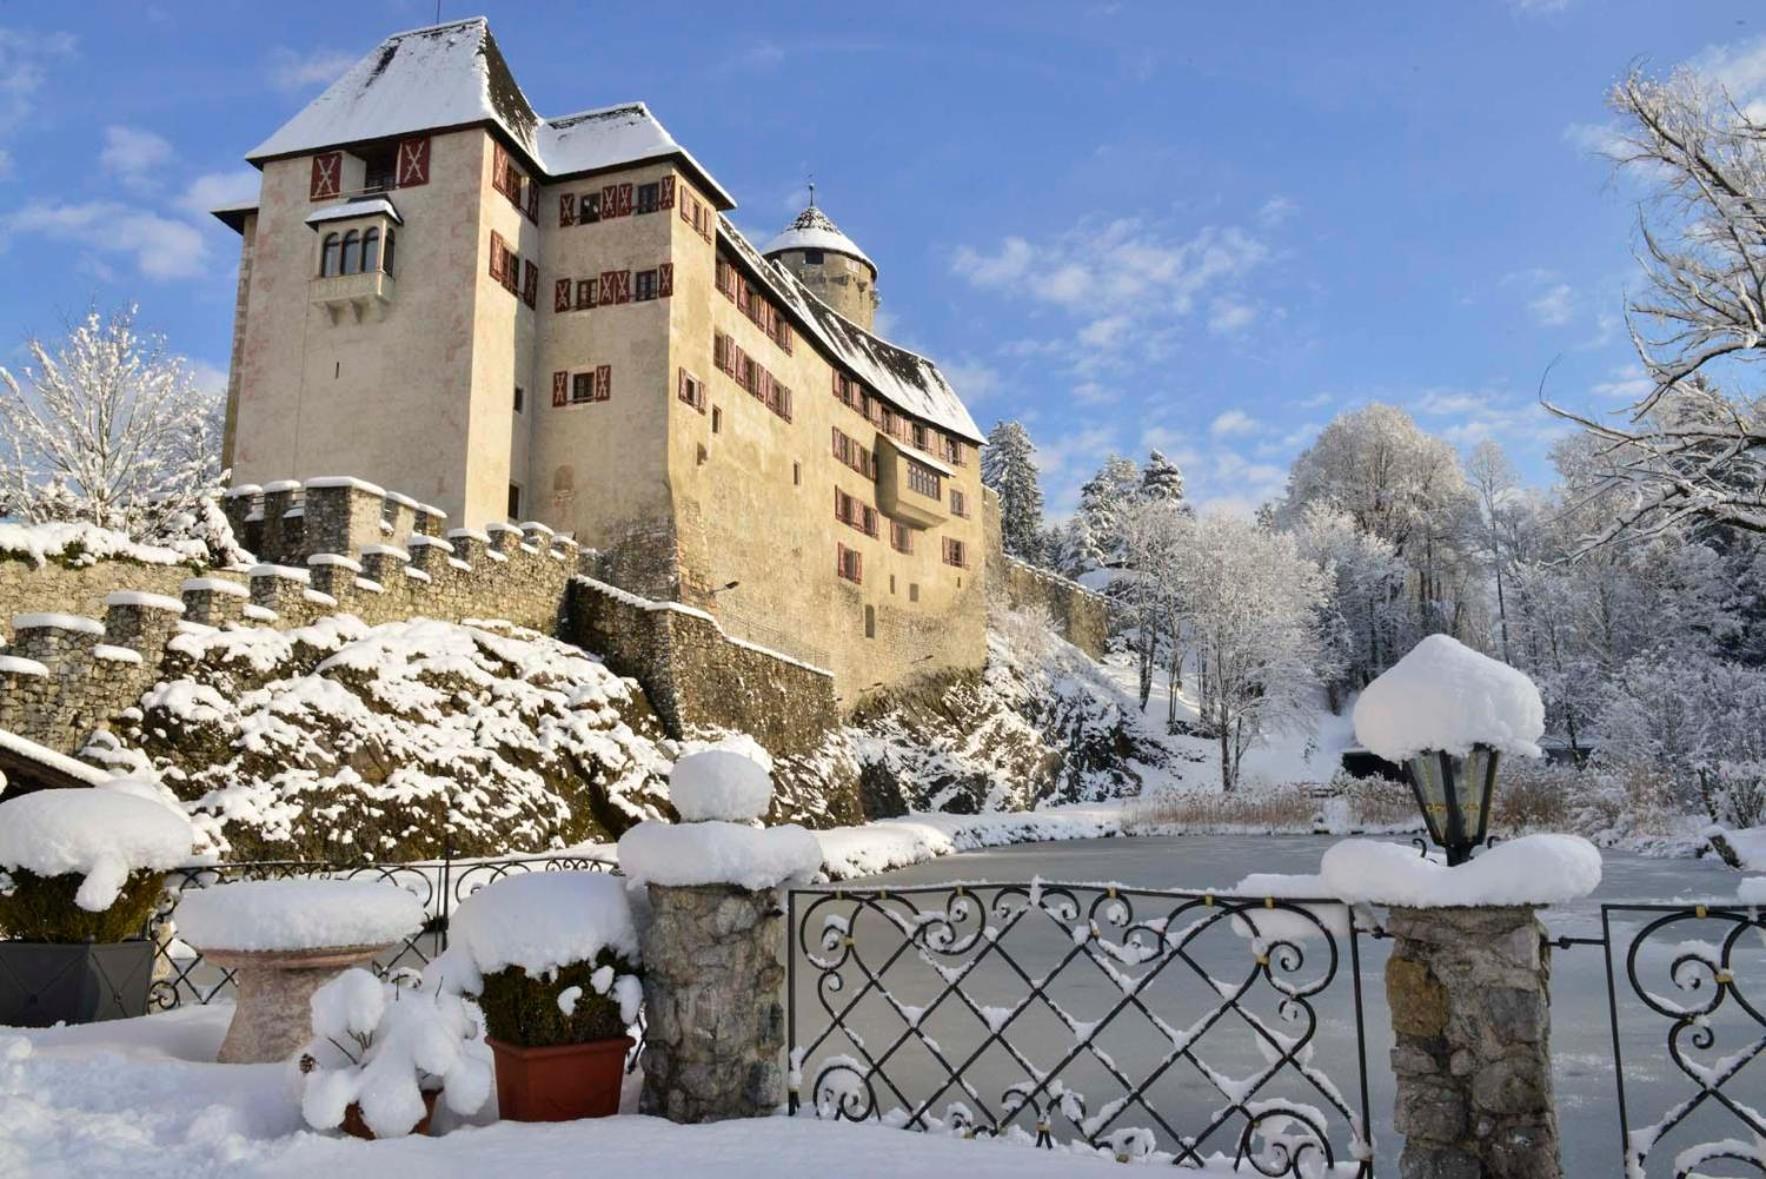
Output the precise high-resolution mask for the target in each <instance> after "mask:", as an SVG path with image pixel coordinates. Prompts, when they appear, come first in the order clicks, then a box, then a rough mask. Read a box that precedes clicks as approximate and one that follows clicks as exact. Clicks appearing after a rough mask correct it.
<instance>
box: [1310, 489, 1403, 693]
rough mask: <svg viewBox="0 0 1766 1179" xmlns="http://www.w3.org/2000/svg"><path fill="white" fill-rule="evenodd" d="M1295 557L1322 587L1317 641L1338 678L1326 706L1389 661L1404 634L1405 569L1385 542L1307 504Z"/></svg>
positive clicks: (1331, 510) (1327, 508)
mask: <svg viewBox="0 0 1766 1179" xmlns="http://www.w3.org/2000/svg"><path fill="white" fill-rule="evenodd" d="M1293 533H1294V543H1295V545H1296V547H1297V549H1298V551H1299V553H1300V555H1301V556H1303V557H1305V558H1306V559H1307V560H1309V561H1311V562H1312V563H1313V564H1314V565H1316V566H1318V569H1319V571H1320V572H1321V573H1322V574H1323V575H1324V578H1325V584H1326V587H1327V591H1326V595H1325V599H1324V603H1323V606H1322V608H1321V615H1320V622H1319V631H1320V640H1321V642H1323V643H1324V645H1325V648H1326V650H1327V652H1328V653H1329V655H1330V656H1331V660H1332V662H1333V663H1335V664H1336V665H1337V667H1338V668H1339V674H1340V676H1341V678H1340V679H1339V680H1336V681H1332V682H1330V684H1329V687H1330V689H1331V701H1330V702H1331V707H1332V708H1333V710H1334V709H1335V708H1336V707H1337V706H1338V704H1339V703H1340V701H1341V698H1342V696H1343V695H1344V694H1345V693H1347V692H1353V691H1356V690H1358V689H1360V688H1363V687H1366V686H1367V684H1368V682H1369V681H1370V680H1372V679H1373V677H1374V676H1376V675H1378V674H1379V673H1380V672H1381V671H1382V670H1384V669H1385V668H1386V667H1387V666H1388V665H1389V664H1390V663H1391V661H1392V659H1393V657H1394V655H1395V653H1396V651H1397V650H1398V648H1397V643H1398V641H1399V635H1400V634H1401V633H1402V632H1403V631H1404V630H1405V619H1404V610H1403V604H1402V602H1401V600H1400V595H1401V593H1402V591H1403V588H1404V576H1405V567H1404V562H1403V560H1401V559H1400V558H1399V556H1398V553H1397V550H1395V549H1394V548H1393V547H1392V545H1391V543H1390V542H1388V541H1385V540H1382V539H1380V538H1379V537H1377V536H1374V535H1373V534H1371V533H1368V532H1363V531H1362V530H1361V529H1359V528H1357V527H1356V526H1355V521H1354V519H1352V518H1351V517H1350V516H1349V515H1348V514H1347V513H1345V512H1339V511H1337V510H1336V509H1335V508H1332V507H1330V506H1329V505H1328V504H1324V503H1312V504H1308V505H1307V506H1306V508H1305V509H1304V510H1303V511H1302V512H1301V514H1300V519H1299V520H1298V522H1297V525H1296V527H1295V528H1294V530H1293Z"/></svg>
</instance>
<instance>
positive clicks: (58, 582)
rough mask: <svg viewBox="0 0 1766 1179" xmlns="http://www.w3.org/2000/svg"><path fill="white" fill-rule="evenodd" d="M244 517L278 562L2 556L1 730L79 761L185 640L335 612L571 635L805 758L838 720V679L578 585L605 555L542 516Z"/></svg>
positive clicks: (338, 511)
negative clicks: (203, 567)
mask: <svg viewBox="0 0 1766 1179" xmlns="http://www.w3.org/2000/svg"><path fill="white" fill-rule="evenodd" d="M228 514H229V516H230V517H231V518H232V519H233V522H234V528H235V533H236V535H239V536H241V537H242V538H244V539H245V542H246V543H247V544H248V547H249V544H250V543H252V542H255V543H257V544H258V545H259V546H260V547H261V548H262V549H263V550H264V555H265V556H266V557H267V558H268V557H273V558H274V559H266V560H265V561H264V562H263V563H261V564H258V565H255V566H253V567H251V568H250V569H244V570H226V571H217V572H213V573H209V574H206V575H204V576H201V577H191V576H190V575H189V574H190V571H189V570H187V569H181V568H177V567H171V566H138V565H134V564H131V563H123V562H103V563H100V564H98V565H94V566H90V567H87V568H83V569H68V568H64V567H61V566H56V565H45V566H43V567H41V568H32V567H30V566H25V565H21V564H19V563H18V562H0V575H4V576H0V609H6V608H9V607H10V608H11V609H10V610H9V612H8V613H7V614H5V615H4V617H9V618H10V619H11V633H10V641H9V642H8V643H7V644H6V646H5V647H4V649H3V650H0V729H9V730H12V731H14V732H17V733H20V734H22V735H24V736H26V737H29V738H31V739H33V740H36V741H39V742H41V743H43V744H45V745H48V746H50V747H51V748H55V749H59V750H62V751H65V752H69V753H73V752H77V751H78V749H79V748H80V746H81V745H82V744H84V742H85V740H86V738H87V737H88V736H90V734H91V733H92V732H93V731H94V730H96V729H100V728H103V727H105V726H106V725H107V724H108V722H109V720H110V719H111V718H112V717H114V716H116V715H117V714H118V713H119V712H121V711H122V710H124V709H126V708H129V707H131V706H133V705H134V704H135V703H136V702H137V701H138V700H139V699H140V697H141V694H142V693H143V692H144V691H146V690H147V689H148V688H150V687H151V686H152V685H153V684H154V683H155V682H156V681H157V678H158V675H159V671H160V668H161V666H162V664H163V663H164V660H165V654H166V644H167V643H168V642H169V641H171V640H172V639H174V638H176V637H177V636H178V635H179V634H181V633H185V632H188V631H190V630H192V629H199V628H221V627H233V626H265V627H274V628H280V629H287V628H292V627H299V626H306V625H309V624H311V623H312V622H314V621H315V620H317V619H319V618H321V617H324V616H326V615H330V614H352V615H354V616H356V617H357V618H360V619H361V620H362V621H363V622H366V623H368V624H370V625H376V624H379V623H384V622H394V621H399V620H403V619H407V618H416V617H427V618H438V619H443V620H446V621H453V622H466V621H470V620H473V619H502V620H505V621H508V622H512V623H514V624H515V625H517V626H524V627H527V628H529V629H531V630H536V631H539V632H541V633H544V634H549V635H556V636H558V637H560V638H562V639H564V640H565V641H567V642H575V643H577V644H578V645H579V646H582V647H584V648H585V649H587V650H589V651H592V652H595V653H596V654H598V655H600V656H601V657H602V658H604V659H605V660H606V662H607V663H608V665H609V666H610V667H612V668H613V669H614V670H616V671H618V672H619V673H620V674H622V675H629V676H631V677H632V678H634V679H636V680H637V681H638V682H639V684H641V685H642V686H643V688H644V690H645V692H646V693H647V694H648V695H649V696H650V698H651V700H652V702H653V703H654V705H655V707H656V709H657V712H658V713H659V714H660V715H661V716H662V717H663V719H664V721H665V723H666V724H667V725H668V727H669V729H670V730H671V732H673V733H674V734H675V735H676V736H681V735H683V734H685V733H687V732H689V731H691V730H694V729H697V728H702V727H718V728H733V729H741V730H745V731H747V732H749V733H751V734H752V735H753V736H754V737H755V738H756V739H757V740H759V741H760V742H761V743H762V744H763V745H765V746H766V747H767V748H768V749H770V750H772V751H774V752H775V753H778V754H780V755H787V756H788V755H791V754H795V753H802V752H807V751H808V750H810V749H812V748H814V747H815V746H816V745H817V744H818V743H819V742H820V740H821V738H822V736H823V735H824V734H825V733H826V732H827V731H828V730H829V729H830V728H832V727H833V726H834V725H835V724H836V723H837V721H838V714H837V711H836V706H835V697H834V687H833V678H832V676H830V675H829V674H828V673H827V672H826V671H823V670H820V669H817V668H814V667H812V666H810V665H808V664H805V663H802V662H799V661H797V660H795V659H792V658H790V657H788V656H785V655H782V654H780V653H778V652H774V651H769V650H767V649H766V648H764V647H761V646H757V645H755V644H752V643H747V642H743V641H742V640H739V639H734V638H731V637H730V636H728V635H726V634H725V633H724V632H723V630H722V628H721V627H720V626H719V625H718V623H717V622H716V621H715V620H714V619H713V618H712V617H711V616H710V615H708V614H706V613H704V612H702V611H699V610H695V609H692V608H690V607H686V606H681V605H679V604H677V603H666V602H653V601H650V600H649V599H645V598H641V597H637V596H635V595H632V594H629V593H626V592H624V591H622V590H618V589H615V588H614V587H613V586H611V585H608V584H606V583H604V582H600V581H596V580H594V579H592V578H589V577H579V576H577V575H578V574H581V573H586V572H588V571H589V569H590V568H591V567H592V566H593V565H594V564H595V554H592V553H588V552H585V551H582V550H580V549H579V548H578V547H577V545H576V543H575V542H574V541H572V540H569V539H567V538H564V537H559V536H554V535H553V534H552V532H551V530H550V529H549V528H546V527H545V526H544V525H542V524H533V523H528V524H524V525H522V526H521V527H519V528H517V527H515V526H513V525H509V524H493V525H491V526H489V527H487V528H485V529H484V530H482V531H480V530H477V529H465V528H456V529H452V530H448V531H446V532H445V534H442V522H443V518H442V517H441V514H440V513H439V512H436V511H434V510H433V509H428V508H425V507H423V506H422V505H419V504H416V503H414V502H413V501H410V500H406V499H404V498H403V497H394V496H390V495H388V493H386V492H384V491H382V490H381V489H380V488H378V487H375V486H373V485H372V484H367V483H363V482H361V481H359V480H354V479H316V480H310V481H308V482H307V483H306V484H305V485H304V486H303V485H296V484H277V485H270V486H267V487H262V488H257V487H250V488H241V489H237V490H236V491H235V492H234V494H233V495H232V496H231V497H230V498H229V501H228ZM18 570H23V571H24V572H22V573H20V572H18ZM106 584H108V586H109V588H108V590H107V589H105V588H104V587H105V586H106ZM94 603H96V608H94Z"/></svg>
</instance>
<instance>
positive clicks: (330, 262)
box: [319, 233, 342, 278]
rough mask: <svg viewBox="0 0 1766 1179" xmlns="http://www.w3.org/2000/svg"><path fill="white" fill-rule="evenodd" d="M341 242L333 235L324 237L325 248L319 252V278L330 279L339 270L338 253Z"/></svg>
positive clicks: (329, 234)
mask: <svg viewBox="0 0 1766 1179" xmlns="http://www.w3.org/2000/svg"><path fill="white" fill-rule="evenodd" d="M341 241H342V239H341V238H339V237H338V236H337V235H336V234H335V233H328V234H326V235H325V246H324V248H323V249H322V250H320V251H319V277H321V278H330V277H331V276H332V275H334V274H337V273H338V271H339V270H340V269H341V263H340V262H339V257H340V255H339V252H338V251H339V243H340V242H341Z"/></svg>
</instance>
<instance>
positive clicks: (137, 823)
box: [0, 787, 194, 913]
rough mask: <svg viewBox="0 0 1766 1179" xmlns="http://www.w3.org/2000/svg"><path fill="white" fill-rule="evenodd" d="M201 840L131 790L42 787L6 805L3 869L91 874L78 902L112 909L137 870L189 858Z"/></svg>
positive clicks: (1, 811)
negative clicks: (132, 873)
mask: <svg viewBox="0 0 1766 1179" xmlns="http://www.w3.org/2000/svg"><path fill="white" fill-rule="evenodd" d="M193 840H194V835H193V833H192V832H191V829H190V822H189V820H187V819H185V818H184V817H183V816H182V815H179V814H177V813H175V812H173V811H172V810H170V809H168V808H167V807H164V806H162V805H160V804H159V803H158V802H153V801H150V800H148V799H145V798H141V797H139V796H137V795H135V794H131V793H128V792H126V791H120V790H107V789H104V788H103V787H91V788H84V787H82V788H76V789H68V790H39V791H36V792H35V793H33V794H23V795H20V796H19V797H17V798H10V799H7V800H6V801H4V802H0V868H12V869H22V870H23V871H26V872H34V873H36V874H37V875H38V876H65V875H69V874H72V873H78V874H80V875H82V876H84V877H85V879H84V880H83V881H82V882H81V884H80V888H79V891H78V892H76V893H75V894H74V903H75V904H77V905H79V906H80V908H82V909H85V910H86V911H87V912H89V913H102V912H103V911H104V910H106V909H108V908H110V906H111V905H112V904H113V903H114V902H115V901H116V899H117V894H118V893H120V892H121V891H122V889H123V885H124V884H125V883H127V881H128V878H129V874H130V873H131V872H138V871H150V872H164V871H167V870H168V869H171V868H176V867H177V866H178V865H180V864H182V863H184V862H185V861H186V860H188V859H189V858H190V851H191V845H192V842H193Z"/></svg>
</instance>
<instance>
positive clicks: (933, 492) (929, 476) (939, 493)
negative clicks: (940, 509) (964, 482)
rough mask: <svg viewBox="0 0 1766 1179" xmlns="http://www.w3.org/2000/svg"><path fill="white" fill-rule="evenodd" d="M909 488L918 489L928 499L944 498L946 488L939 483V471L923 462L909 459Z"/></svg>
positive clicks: (911, 489)
mask: <svg viewBox="0 0 1766 1179" xmlns="http://www.w3.org/2000/svg"><path fill="white" fill-rule="evenodd" d="M908 489H909V490H910V491H917V492H919V493H920V494H921V495H923V496H925V497H926V498H928V499H943V498H944V490H943V488H942V487H941V486H940V484H939V478H938V472H937V471H934V470H933V469H932V468H931V467H928V466H926V465H925V464H923V463H916V462H914V461H913V460H912V459H909V460H908Z"/></svg>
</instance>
